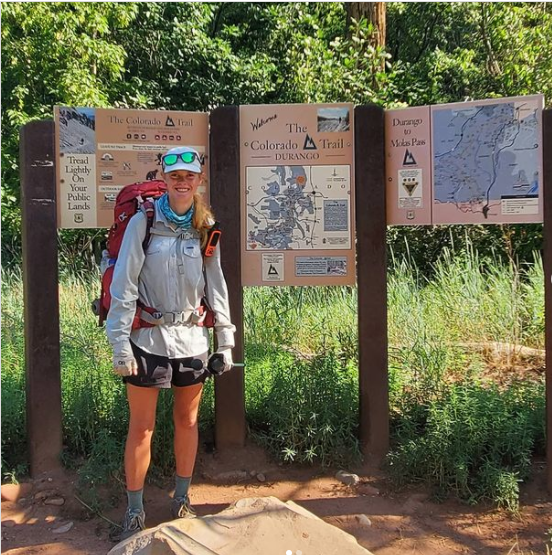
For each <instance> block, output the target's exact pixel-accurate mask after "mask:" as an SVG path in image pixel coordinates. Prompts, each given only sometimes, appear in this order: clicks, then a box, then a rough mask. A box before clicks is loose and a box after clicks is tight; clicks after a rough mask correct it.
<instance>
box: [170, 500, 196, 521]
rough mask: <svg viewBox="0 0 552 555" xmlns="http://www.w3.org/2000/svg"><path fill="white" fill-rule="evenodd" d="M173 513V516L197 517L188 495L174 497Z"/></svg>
mask: <svg viewBox="0 0 552 555" xmlns="http://www.w3.org/2000/svg"><path fill="white" fill-rule="evenodd" d="M171 515H172V517H173V518H195V517H196V516H197V515H196V512H195V510H194V508H193V507H192V506H191V505H190V500H189V499H188V496H187V495H186V497H174V498H173V500H172V502H171Z"/></svg>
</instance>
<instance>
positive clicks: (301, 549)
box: [108, 497, 371, 555]
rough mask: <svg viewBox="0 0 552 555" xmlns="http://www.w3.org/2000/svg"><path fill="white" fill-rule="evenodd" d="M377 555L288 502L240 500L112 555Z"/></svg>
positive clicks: (135, 539) (149, 534)
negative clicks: (217, 511)
mask: <svg viewBox="0 0 552 555" xmlns="http://www.w3.org/2000/svg"><path fill="white" fill-rule="evenodd" d="M284 553H288V554H289V553H291V554H293V555H299V554H301V553H303V554H305V555H307V554H309V553H316V554H317V555H371V553H370V551H367V550H366V549H364V548H363V547H361V546H360V545H359V544H358V543H357V541H356V539H355V538H354V537H353V536H351V535H350V534H347V533H346V532H343V531H342V530H339V528H336V527H334V526H332V525H331V524H327V523H325V522H324V521H323V520H322V519H320V518H318V517H317V516H315V515H314V514H312V513H310V512H309V511H307V510H306V509H303V508H302V507H300V506H299V505H296V504H295V503H293V501H288V502H287V503H284V502H282V501H280V500H279V499H276V498H275V497H252V498H247V499H240V500H239V501H237V502H236V503H234V504H233V505H231V506H230V507H228V508H227V509H225V510H224V511H222V512H220V513H218V514H216V515H208V516H205V517H201V518H196V519H191V520H186V519H180V520H173V521H171V522H168V523H165V524H160V525H159V526H157V527H156V528H152V529H151V530H144V531H143V532H140V533H139V534H136V535H134V536H132V537H131V538H128V539H127V540H125V541H124V542H121V543H119V544H118V545H116V546H115V547H114V548H113V549H112V550H111V551H110V552H109V554H108V555H157V554H163V555H172V554H174V555H283V554H284Z"/></svg>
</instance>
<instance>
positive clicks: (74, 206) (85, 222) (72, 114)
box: [54, 106, 209, 228]
mask: <svg viewBox="0 0 552 555" xmlns="http://www.w3.org/2000/svg"><path fill="white" fill-rule="evenodd" d="M54 116H55V123H56V126H55V127H56V157H57V161H58V163H57V207H58V214H57V217H58V219H57V222H58V228H95V227H109V226H111V224H112V223H113V207H114V204H115V198H116V197H117V193H118V192H119V191H120V190H121V189H122V188H123V187H124V186H125V185H129V184H130V183H134V182H137V181H146V180H153V179H161V155H162V154H163V153H164V152H166V151H167V150H168V149H170V148H172V147H174V146H179V145H187V146H192V147H194V148H195V149H196V150H197V151H198V152H200V154H203V155H204V156H205V164H204V171H205V177H206V182H205V185H203V186H202V188H201V189H200V192H203V193H207V189H208V174H209V172H208V167H209V166H208V163H207V160H208V152H207V148H208V144H209V139H208V129H209V115H208V114H206V113H201V112H176V111H165V110H112V109H101V108H74V107H62V106H56V107H55V109H54Z"/></svg>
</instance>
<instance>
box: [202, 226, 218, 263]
mask: <svg viewBox="0 0 552 555" xmlns="http://www.w3.org/2000/svg"><path fill="white" fill-rule="evenodd" d="M221 235H222V231H221V230H220V229H219V223H218V222H215V223H214V225H213V227H212V228H211V229H210V230H209V233H208V235H207V243H206V245H205V249H204V250H203V256H206V257H207V256H213V254H215V250H216V248H217V245H218V242H219V239H220V236H221Z"/></svg>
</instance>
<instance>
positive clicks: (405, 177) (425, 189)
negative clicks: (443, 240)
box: [385, 106, 431, 225]
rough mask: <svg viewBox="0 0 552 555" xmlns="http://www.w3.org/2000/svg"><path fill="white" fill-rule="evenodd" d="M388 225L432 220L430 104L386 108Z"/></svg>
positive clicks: (416, 223)
mask: <svg viewBox="0 0 552 555" xmlns="http://www.w3.org/2000/svg"><path fill="white" fill-rule="evenodd" d="M385 176H386V184H387V185H386V203H387V225H405V224H406V225H422V224H431V183H430V179H431V124H430V110H429V106H420V107H418V108H406V109H403V110H387V111H386V112H385Z"/></svg>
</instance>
